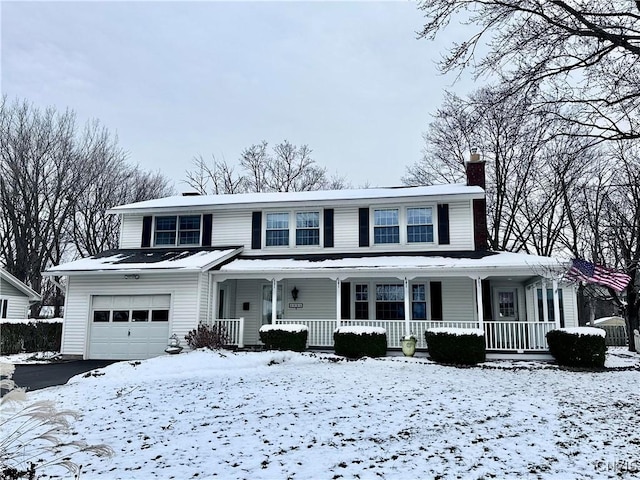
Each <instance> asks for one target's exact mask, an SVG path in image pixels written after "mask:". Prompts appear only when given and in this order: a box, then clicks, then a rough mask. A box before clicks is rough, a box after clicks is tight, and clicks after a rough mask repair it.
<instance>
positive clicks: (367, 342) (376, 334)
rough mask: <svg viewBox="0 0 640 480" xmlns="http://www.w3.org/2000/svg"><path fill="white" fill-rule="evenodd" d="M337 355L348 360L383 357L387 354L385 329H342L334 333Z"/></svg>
mask: <svg viewBox="0 0 640 480" xmlns="http://www.w3.org/2000/svg"><path fill="white" fill-rule="evenodd" d="M333 345H334V349H335V352H336V355H340V356H343V357H347V358H361V357H383V356H384V355H385V354H386V353H387V332H386V330H385V329H384V328H373V327H340V328H337V329H336V330H335V332H333Z"/></svg>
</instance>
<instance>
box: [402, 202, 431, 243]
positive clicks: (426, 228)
mask: <svg viewBox="0 0 640 480" xmlns="http://www.w3.org/2000/svg"><path fill="white" fill-rule="evenodd" d="M427 242H433V211H432V209H431V207H421V208H407V243H427Z"/></svg>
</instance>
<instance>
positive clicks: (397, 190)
mask: <svg viewBox="0 0 640 480" xmlns="http://www.w3.org/2000/svg"><path fill="white" fill-rule="evenodd" d="M446 195H471V196H477V197H478V198H481V197H483V196H484V190H483V189H482V188H480V187H477V186H468V185H465V184H460V183H456V184H444V185H428V186H421V187H385V188H361V189H350V190H346V189H345V190H312V191H305V192H265V193H237V194H222V195H196V196H179V195H177V196H171V197H165V198H158V199H154V200H145V201H143V202H136V203H130V204H125V205H118V206H115V207H112V208H110V209H109V210H107V213H109V214H117V213H124V212H128V211H140V210H147V209H156V208H164V209H167V208H189V207H191V208H203V207H208V206H209V207H212V206H225V205H227V206H229V205H251V204H259V203H288V202H308V201H327V202H329V201H348V200H352V201H357V200H375V199H381V200H382V199H392V198H410V197H420V196H446Z"/></svg>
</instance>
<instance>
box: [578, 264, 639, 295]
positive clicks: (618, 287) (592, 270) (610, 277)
mask: <svg viewBox="0 0 640 480" xmlns="http://www.w3.org/2000/svg"><path fill="white" fill-rule="evenodd" d="M567 277H568V278H572V279H574V280H576V281H583V282H587V283H597V284H598V285H604V286H605V287H611V288H612V289H614V290H615V291H616V292H621V291H622V290H624V289H625V287H626V286H627V284H628V283H629V281H630V280H631V277H630V276H629V275H627V274H626V273H622V272H618V271H616V270H613V269H611V268H607V267H602V266H600V265H594V264H593V263H591V262H587V261H586V260H578V259H574V260H573V264H572V265H571V268H570V269H569V271H568V272H567Z"/></svg>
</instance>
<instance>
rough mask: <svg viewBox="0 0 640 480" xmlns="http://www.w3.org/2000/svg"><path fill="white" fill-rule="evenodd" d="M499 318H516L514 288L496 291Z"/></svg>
mask: <svg viewBox="0 0 640 480" xmlns="http://www.w3.org/2000/svg"><path fill="white" fill-rule="evenodd" d="M497 303H498V315H499V320H515V319H516V314H517V311H516V291H515V289H502V290H498V292H497Z"/></svg>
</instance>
